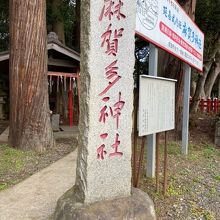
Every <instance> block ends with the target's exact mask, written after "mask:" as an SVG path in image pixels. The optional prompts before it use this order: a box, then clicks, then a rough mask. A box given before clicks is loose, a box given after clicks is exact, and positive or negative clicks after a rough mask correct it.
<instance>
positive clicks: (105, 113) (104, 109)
mask: <svg viewBox="0 0 220 220" xmlns="http://www.w3.org/2000/svg"><path fill="white" fill-rule="evenodd" d="M109 99H110V98H109V97H104V98H103V99H102V101H104V102H108V101H109ZM109 109H110V114H111V116H113V111H112V108H111V107H109ZM108 116H109V113H108V106H107V105H105V106H104V107H102V109H101V111H100V117H99V122H103V123H105V122H106V118H107V117H108Z"/></svg>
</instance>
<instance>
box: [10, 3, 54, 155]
mask: <svg viewBox="0 0 220 220" xmlns="http://www.w3.org/2000/svg"><path fill="white" fill-rule="evenodd" d="M46 48H47V45H46V1H45V0H10V68H9V72H10V131H9V143H10V145H11V146H13V147H16V148H19V149H24V150H29V149H33V150H36V151H40V152H42V151H44V150H45V149H47V148H50V147H53V145H54V138H53V131H52V128H51V123H50V112H49V103H48V85H47V49H46Z"/></svg>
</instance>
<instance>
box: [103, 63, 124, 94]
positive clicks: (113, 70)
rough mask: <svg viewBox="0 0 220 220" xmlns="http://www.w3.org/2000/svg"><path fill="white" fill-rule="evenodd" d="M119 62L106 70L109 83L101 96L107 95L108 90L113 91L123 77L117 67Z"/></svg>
mask: <svg viewBox="0 0 220 220" xmlns="http://www.w3.org/2000/svg"><path fill="white" fill-rule="evenodd" d="M117 62H118V61H117V60H115V61H113V62H112V63H111V64H110V65H108V66H107V67H106V68H105V75H106V76H107V79H108V80H109V82H108V86H107V87H106V88H105V89H104V90H103V91H102V92H101V93H100V94H99V96H102V95H104V94H106V92H108V90H109V89H111V87H112V86H114V85H115V83H117V82H118V80H119V79H120V78H121V76H120V75H118V67H117V66H116V64H117Z"/></svg>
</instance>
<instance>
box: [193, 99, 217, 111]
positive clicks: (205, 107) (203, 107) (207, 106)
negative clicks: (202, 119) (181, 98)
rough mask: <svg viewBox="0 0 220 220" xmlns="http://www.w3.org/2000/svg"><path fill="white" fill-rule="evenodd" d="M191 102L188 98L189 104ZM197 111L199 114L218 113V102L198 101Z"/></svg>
mask: <svg viewBox="0 0 220 220" xmlns="http://www.w3.org/2000/svg"><path fill="white" fill-rule="evenodd" d="M191 102H192V98H190V103H191ZM199 109H200V111H201V112H207V113H210V112H213V113H218V111H219V110H220V101H219V100H218V99H217V98H213V99H210V98H209V99H203V98H202V99H200V101H199Z"/></svg>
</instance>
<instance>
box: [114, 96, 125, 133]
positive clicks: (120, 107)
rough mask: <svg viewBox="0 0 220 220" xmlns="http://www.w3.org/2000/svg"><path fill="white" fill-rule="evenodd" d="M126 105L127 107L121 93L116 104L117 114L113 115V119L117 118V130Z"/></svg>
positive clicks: (115, 110)
mask: <svg viewBox="0 0 220 220" xmlns="http://www.w3.org/2000/svg"><path fill="white" fill-rule="evenodd" d="M124 105H125V102H124V101H122V100H121V92H119V99H118V101H117V102H116V103H115V104H114V112H115V114H114V115H113V117H114V118H116V127H117V129H118V127H119V117H120V115H121V110H122V109H123V107H124Z"/></svg>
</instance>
